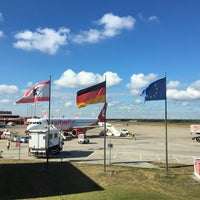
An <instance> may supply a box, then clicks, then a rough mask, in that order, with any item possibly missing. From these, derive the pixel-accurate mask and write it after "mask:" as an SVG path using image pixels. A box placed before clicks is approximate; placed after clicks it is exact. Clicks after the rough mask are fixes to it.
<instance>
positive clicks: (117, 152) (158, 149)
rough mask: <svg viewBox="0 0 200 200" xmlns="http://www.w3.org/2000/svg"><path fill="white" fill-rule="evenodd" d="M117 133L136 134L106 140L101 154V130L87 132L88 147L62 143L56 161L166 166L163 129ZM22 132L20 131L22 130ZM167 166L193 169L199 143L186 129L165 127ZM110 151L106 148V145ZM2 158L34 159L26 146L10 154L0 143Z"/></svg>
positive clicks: (145, 127)
mask: <svg viewBox="0 0 200 200" xmlns="http://www.w3.org/2000/svg"><path fill="white" fill-rule="evenodd" d="M116 128H117V129H121V128H128V129H129V130H130V131H131V132H133V133H135V136H136V140H135V139H129V138H126V137H106V154H104V137H99V133H100V132H101V130H102V129H100V128H96V129H93V130H90V131H88V133H87V135H88V137H89V139H90V143H89V144H78V143H77V139H71V140H68V141H65V144H64V147H63V151H62V154H61V156H60V157H59V158H53V160H57V161H60V160H62V161H71V162H88V163H99V164H104V155H106V164H109V163H112V164H119V165H130V166H139V167H140V166H142V167H154V166H153V165H152V164H151V162H152V161H155V162H162V163H165V162H166V137H165V125H164V124H163V125H160V126H157V125H146V124H145V125H141V124H133V125H129V126H128V127H125V126H124V125H121V126H116ZM22 132H23V130H22ZM167 133H168V137H167V138H168V145H167V147H168V151H167V152H168V162H169V163H177V164H185V165H193V163H194V158H193V157H194V156H200V143H197V142H195V141H193V140H192V135H191V134H190V131H189V126H171V125H170V126H168V131H167ZM110 143H111V144H112V145H113V148H108V144H110ZM0 150H3V153H2V157H4V158H15V159H33V157H30V156H28V145H27V144H21V146H20V148H19V147H16V146H15V143H11V148H10V150H7V149H6V141H5V140H0Z"/></svg>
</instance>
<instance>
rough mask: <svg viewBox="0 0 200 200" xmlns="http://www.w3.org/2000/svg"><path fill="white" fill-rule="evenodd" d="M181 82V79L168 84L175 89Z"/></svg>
mask: <svg viewBox="0 0 200 200" xmlns="http://www.w3.org/2000/svg"><path fill="white" fill-rule="evenodd" d="M180 85H181V84H180V82H179V81H170V82H169V83H168V84H167V88H169V89H174V88H177V87H179V86H180Z"/></svg>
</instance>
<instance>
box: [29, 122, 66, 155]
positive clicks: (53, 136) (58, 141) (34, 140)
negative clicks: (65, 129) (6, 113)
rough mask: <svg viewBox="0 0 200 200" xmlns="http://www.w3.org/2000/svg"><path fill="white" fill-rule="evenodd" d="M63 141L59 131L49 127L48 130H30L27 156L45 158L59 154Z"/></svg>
mask: <svg viewBox="0 0 200 200" xmlns="http://www.w3.org/2000/svg"><path fill="white" fill-rule="evenodd" d="M62 145H63V139H62V136H61V134H60V131H59V130H58V129H57V128H55V127H54V126H51V127H50V129H49V130H48V128H46V129H41V130H40V129H39V130H31V131H30V133H29V146H28V149H29V155H30V156H31V155H33V156H35V157H46V156H47V151H48V155H49V156H52V155H54V154H58V153H60V151H61V150H62Z"/></svg>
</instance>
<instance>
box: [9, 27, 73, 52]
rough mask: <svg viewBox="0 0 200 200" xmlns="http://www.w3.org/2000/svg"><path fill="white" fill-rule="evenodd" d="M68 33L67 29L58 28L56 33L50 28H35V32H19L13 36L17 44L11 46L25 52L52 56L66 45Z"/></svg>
mask: <svg viewBox="0 0 200 200" xmlns="http://www.w3.org/2000/svg"><path fill="white" fill-rule="evenodd" d="M68 33H69V29H66V28H60V29H59V30H58V31H55V30H53V29H50V28H44V29H41V28H37V30H36V31H35V32H31V31H29V30H26V31H21V32H19V33H17V34H16V35H15V38H16V39H17V42H15V43H14V44H13V46H14V47H15V48H19V49H23V50H27V51H32V50H39V51H41V52H46V53H49V54H50V55H54V54H55V53H56V52H57V51H58V49H59V47H60V46H62V45H65V44H66V43H67V34H68Z"/></svg>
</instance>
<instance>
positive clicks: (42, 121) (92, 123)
mask: <svg viewBox="0 0 200 200" xmlns="http://www.w3.org/2000/svg"><path fill="white" fill-rule="evenodd" d="M106 108H107V104H104V106H103V108H102V110H101V111H100V113H99V115H98V118H70V119H69V118H51V119H50V124H51V125H54V126H55V127H56V128H58V129H59V130H61V131H63V132H64V133H71V135H72V136H73V137H78V135H79V134H83V133H84V134H85V133H86V131H87V130H89V129H92V128H97V127H99V124H98V123H99V122H104V121H105V111H106ZM27 122H28V126H27V128H26V131H27V132H29V131H30V130H36V129H45V128H47V125H48V118H31V119H28V120H27Z"/></svg>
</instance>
